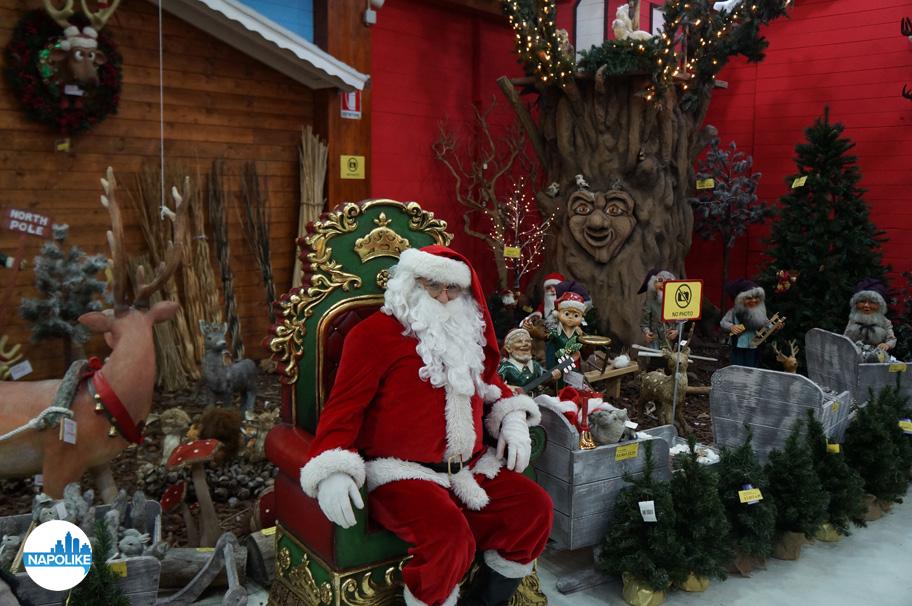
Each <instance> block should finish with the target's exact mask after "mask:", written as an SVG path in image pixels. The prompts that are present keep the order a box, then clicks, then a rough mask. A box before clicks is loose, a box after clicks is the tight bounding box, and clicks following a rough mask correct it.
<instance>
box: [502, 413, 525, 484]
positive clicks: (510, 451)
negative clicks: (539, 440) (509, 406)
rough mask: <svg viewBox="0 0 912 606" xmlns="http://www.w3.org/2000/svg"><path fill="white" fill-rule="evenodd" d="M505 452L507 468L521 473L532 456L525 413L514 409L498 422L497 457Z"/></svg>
mask: <svg viewBox="0 0 912 606" xmlns="http://www.w3.org/2000/svg"><path fill="white" fill-rule="evenodd" d="M504 450H506V453H507V461H506V462H507V469H510V470H512V471H515V472H517V473H522V472H523V470H525V469H526V467H528V466H529V457H531V456H532V438H531V437H530V436H529V426H528V425H526V413H525V412H524V411H522V410H514V411H513V412H509V413H507V415H506V416H505V417H504V418H503V421H501V422H500V436H499V437H498V438H497V458H498V459H500V458H503V456H504Z"/></svg>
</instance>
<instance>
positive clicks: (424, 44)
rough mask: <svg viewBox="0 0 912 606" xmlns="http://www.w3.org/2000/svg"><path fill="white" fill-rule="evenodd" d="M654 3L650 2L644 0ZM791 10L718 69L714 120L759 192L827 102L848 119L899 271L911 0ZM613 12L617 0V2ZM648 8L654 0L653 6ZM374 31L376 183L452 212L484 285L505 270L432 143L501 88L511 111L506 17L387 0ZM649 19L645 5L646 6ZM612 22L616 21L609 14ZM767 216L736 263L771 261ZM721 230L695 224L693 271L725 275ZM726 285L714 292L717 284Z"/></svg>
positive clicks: (780, 177) (910, 186)
mask: <svg viewBox="0 0 912 606" xmlns="http://www.w3.org/2000/svg"><path fill="white" fill-rule="evenodd" d="M643 4H646V2H644V3H643ZM793 4H794V6H793V7H792V9H791V11H790V18H789V19H782V20H780V21H778V22H775V23H773V24H772V25H770V26H769V27H768V28H767V29H766V31H765V35H766V36H767V38H768V39H769V41H770V47H769V49H768V52H767V58H766V60H765V61H763V62H762V63H759V64H747V63H746V62H744V61H742V60H740V59H736V60H734V61H733V62H732V63H731V64H730V65H729V66H727V67H726V69H725V70H724V71H723V72H722V73H721V74H720V79H722V80H725V81H727V82H728V83H729V88H728V89H717V90H716V91H715V93H714V99H713V104H712V107H711V109H710V112H709V117H708V122H710V123H712V124H714V125H715V126H716V127H718V128H719V132H720V135H721V137H722V140H723V143H727V142H728V141H729V140H732V139H734V140H735V141H736V142H737V143H738V146H739V148H740V149H742V150H744V151H746V152H748V153H750V154H752V155H753V157H754V165H755V168H756V170H759V171H761V172H762V173H763V179H762V183H761V187H760V196H761V198H762V199H766V200H773V201H775V200H777V199H778V197H779V196H780V195H782V194H783V193H784V192H785V183H784V178H785V176H786V175H788V174H790V173H792V172H793V171H794V163H793V161H792V156H793V152H794V146H795V144H796V143H798V142H800V141H802V140H803V130H804V128H805V127H806V126H808V125H810V124H811V123H812V122H813V120H814V118H815V117H816V116H818V115H820V114H821V113H822V111H823V106H824V104H829V106H830V115H831V118H832V119H833V120H838V121H841V122H842V123H843V124H845V126H846V134H847V135H848V136H849V137H851V138H853V139H854V140H855V141H856V142H857V144H858V145H857V147H856V149H855V151H856V153H857V155H858V156H859V158H860V165H861V171H862V174H863V175H864V180H863V182H862V185H863V186H864V187H866V188H867V189H868V194H867V200H868V202H869V203H870V205H871V207H872V218H873V220H874V221H875V223H876V224H877V225H878V227H880V228H882V229H885V230H886V231H887V235H888V237H889V238H890V242H889V243H888V244H887V246H886V249H885V253H886V260H887V262H888V263H890V264H891V265H892V266H893V269H894V271H895V272H900V271H907V270H912V262H910V258H912V207H910V206H909V205H908V202H909V201H910V193H912V102H910V101H908V100H906V99H903V98H901V97H900V95H899V93H900V91H901V89H902V85H903V83H904V82H905V83H907V84H909V85H912V43H910V42H909V40H907V39H906V38H904V37H902V36H900V34H899V20H900V17H902V16H912V1H910V0H878V1H877V2H870V1H869V0H838V1H835V0H795V2H794V3H793ZM609 5H610V6H609V15H610V16H611V18H613V8H614V7H615V6H616V5H617V1H616V0H611V1H610V2H609ZM573 6H574V2H573V1H572V0H568V1H566V2H562V3H560V4H559V11H558V25H559V26H560V27H565V28H567V29H569V30H571V31H572V29H571V28H572V24H573ZM643 12H644V13H645V12H646V9H645V7H644V11H643ZM378 21H379V22H378V24H377V25H376V26H374V32H373V43H372V44H373V73H372V86H373V95H374V114H373V132H372V136H373V161H374V170H373V181H372V184H371V185H372V192H373V195H374V196H378V197H379V196H383V197H391V198H394V199H400V200H418V201H419V202H421V203H422V204H423V205H424V206H426V207H427V208H429V209H432V210H434V211H435V212H436V213H437V214H438V215H440V216H442V217H443V218H445V219H446V220H447V221H448V222H449V223H450V226H451V229H452V231H453V232H454V233H455V234H456V240H455V243H454V245H455V247H456V248H457V249H459V250H460V251H462V252H464V253H466V254H468V255H469V256H470V257H471V258H472V259H473V260H474V261H475V263H476V265H477V266H478V269H479V271H480V273H481V275H482V279H483V280H484V281H485V282H486V284H487V285H489V286H491V285H493V284H494V283H495V272H494V266H493V262H492V261H491V259H490V255H489V254H488V252H487V249H486V247H485V246H484V244H482V243H481V242H479V241H477V240H475V239H473V238H470V237H468V236H466V235H465V233H464V232H463V231H462V226H461V216H462V210H461V208H460V207H459V206H458V205H457V204H456V203H455V199H454V194H453V182H452V180H451V177H450V176H449V174H448V173H447V172H446V169H445V168H444V167H443V166H442V165H441V164H440V163H438V162H437V161H436V160H434V159H433V156H432V153H431V144H432V143H433V141H434V140H435V139H436V137H437V125H438V123H439V122H440V121H441V120H443V119H449V121H450V123H451V124H452V125H454V126H455V127H457V129H461V131H462V132H465V130H466V127H467V125H468V124H470V119H471V110H470V104H471V103H472V102H473V101H474V102H476V103H480V102H481V103H486V102H488V101H489V100H490V99H491V97H492V95H493V96H496V97H497V101H498V104H499V106H500V109H501V111H500V112H499V113H498V114H497V117H496V119H495V122H500V123H506V122H509V121H510V120H511V119H512V116H511V113H510V112H509V111H508V110H507V108H506V105H505V103H504V102H503V101H502V95H501V93H500V91H499V89H498V88H497V85H496V83H495V80H496V78H497V77H498V76H500V75H503V74H506V75H509V76H515V75H521V68H520V67H519V66H518V65H517V63H516V60H515V58H514V55H513V39H512V33H511V31H510V30H509V29H508V27H507V26H506V24H505V22H501V21H499V20H497V19H493V18H491V17H489V16H484V15H480V14H478V13H469V12H460V11H456V10H453V9H445V8H441V7H439V6H437V5H435V4H433V3H430V2H426V1H421V0H388V1H387V3H386V4H385V5H384V7H383V9H382V10H381V11H380V12H379V20H378ZM643 24H644V26H645V25H647V24H648V16H647V14H644V17H643ZM609 26H610V21H609ZM767 231H768V227H760V228H752V229H751V231H750V233H749V235H748V236H747V237H745V238H744V239H743V240H742V242H740V243H739V245H738V246H737V247H736V249H735V251H734V254H733V256H732V260H731V272H730V273H731V275H732V276H733V277H734V276H737V275H753V274H754V273H755V272H756V270H757V269H758V268H759V267H760V266H761V264H762V263H763V255H762V251H763V241H762V238H763V237H764V236H765V234H766V233H767ZM719 246H720V245H719V244H718V243H717V242H704V241H702V240H701V239H699V238H698V237H695V238H694V245H693V249H692V251H691V254H690V256H689V258H688V273H689V274H690V275H691V276H692V277H701V278H703V279H704V280H705V281H706V284H707V286H706V287H707V289H708V290H707V292H708V293H709V294H710V295H714V293H717V292H718V289H719V286H720V281H721V280H720V277H719V275H720V273H721V257H720V248H719ZM714 296H717V295H714Z"/></svg>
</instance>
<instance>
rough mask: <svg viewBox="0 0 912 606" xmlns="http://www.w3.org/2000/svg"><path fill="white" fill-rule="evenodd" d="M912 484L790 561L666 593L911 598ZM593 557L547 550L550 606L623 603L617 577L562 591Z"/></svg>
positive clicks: (808, 602) (735, 604)
mask: <svg viewBox="0 0 912 606" xmlns="http://www.w3.org/2000/svg"><path fill="white" fill-rule="evenodd" d="M910 500H912V492H910V494H909V495H907V500H906V502H905V503H903V504H902V505H897V506H896V507H894V508H893V510H892V511H891V512H890V513H889V514H887V515H886V516H884V517H883V518H881V519H880V520H878V521H876V522H871V523H870V524H868V527H867V528H859V529H856V530H855V531H853V533H852V536H850V537H847V538H845V539H843V540H842V541H840V542H838V543H821V542H817V543H814V544H813V545H806V546H804V547H803V548H802V551H801V558H800V559H799V560H797V561H794V562H785V561H781V560H773V559H771V560H770V561H769V563H768V565H767V569H766V570H760V571H756V572H754V573H753V576H751V578H741V577H729V578H728V580H726V581H723V582H715V581H714V582H713V583H712V585H711V586H710V587H709V589H707V590H706V592H704V593H693V594H688V593H684V592H680V591H676V592H672V593H669V594H668V601H667V602H666V603H667V604H670V605H673V606H678V605H681V606H686V605H696V604H700V605H701V606H767V605H769V606H818V605H820V606H910V605H912V503H910V502H909V501H910ZM587 561H589V562H591V561H592V556H591V552H589V553H587V552H586V551H585V550H580V551H575V552H559V551H546V552H545V554H544V556H543V557H542V558H541V560H540V566H539V577H540V579H541V584H542V590H543V591H544V592H545V594H546V595H547V596H548V604H549V606H596V605H598V606H604V605H605V604H610V605H612V606H613V605H621V604H624V603H625V602H624V600H623V599H622V598H621V585H620V581H619V580H615V579H612V580H610V581H609V582H607V583H605V584H603V585H599V586H597V587H592V588H589V589H586V590H583V591H580V592H577V593H573V594H569V595H562V594H561V593H559V592H558V591H557V589H556V587H555V584H556V582H557V579H558V578H559V577H560V576H562V575H564V574H567V573H570V572H573V571H575V570H579V569H580V568H582V567H584V566H585V565H586V562H587Z"/></svg>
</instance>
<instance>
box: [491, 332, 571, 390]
mask: <svg viewBox="0 0 912 606" xmlns="http://www.w3.org/2000/svg"><path fill="white" fill-rule="evenodd" d="M503 348H504V351H505V352H507V357H506V358H505V359H504V360H503V361H502V362H501V363H500V366H499V367H498V368H497V374H499V375H500V378H502V379H503V380H504V381H505V382H506V383H507V385H509V386H510V387H512V388H517V389H518V390H519V391H521V392H524V391H525V389H524V388H525V386H526V385H528V384H529V383H531V382H532V381H535V380H536V379H538V378H540V377H541V376H542V375H543V374H545V370H544V369H543V368H542V367H541V364H539V363H538V361H537V360H535V359H533V358H532V335H530V334H529V331H528V330H526V329H525V328H514V329H513V330H511V331H510V332H509V333H507V336H506V338H504V345H503ZM551 377H552V378H554V379H560V378H561V371H560V370H558V369H554V370H552V371H551Z"/></svg>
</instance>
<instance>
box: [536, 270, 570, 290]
mask: <svg viewBox="0 0 912 606" xmlns="http://www.w3.org/2000/svg"><path fill="white" fill-rule="evenodd" d="M566 279H567V278H565V277H564V276H563V275H561V274H559V273H557V272H552V273H550V274H546V275H545V279H544V280H543V281H542V286H543V287H544V288H548V287H549V286H557V285H558V284H560V283H561V282H563V281H564V280H566Z"/></svg>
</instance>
